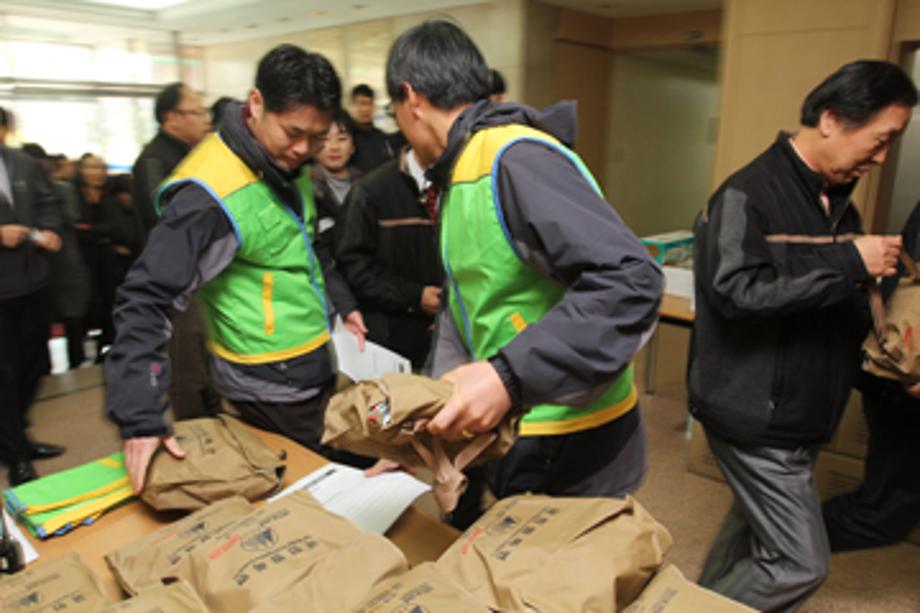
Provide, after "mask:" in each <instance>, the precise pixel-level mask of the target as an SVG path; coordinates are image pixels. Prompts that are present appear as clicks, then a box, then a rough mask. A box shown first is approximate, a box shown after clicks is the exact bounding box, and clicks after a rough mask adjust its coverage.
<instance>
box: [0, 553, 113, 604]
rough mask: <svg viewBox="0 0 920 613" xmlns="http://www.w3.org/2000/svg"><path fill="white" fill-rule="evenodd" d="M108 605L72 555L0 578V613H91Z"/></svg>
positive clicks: (87, 571)
mask: <svg viewBox="0 0 920 613" xmlns="http://www.w3.org/2000/svg"><path fill="white" fill-rule="evenodd" d="M108 604H109V601H108V599H107V598H106V597H105V592H104V591H103V589H102V583H101V582H100V581H99V578H98V577H97V576H96V575H95V574H93V571H91V570H90V569H89V568H87V566H86V565H85V564H83V562H82V561H81V560H80V556H78V555H77V554H75V553H72V554H70V555H66V556H64V557H62V558H57V559H55V560H51V561H48V562H38V563H36V564H35V565H34V566H29V567H28V568H26V569H25V570H23V571H21V572H19V573H17V574H15V575H0V611H4V612H7V611H9V612H11V613H12V612H14V611H16V612H19V611H21V612H23V613H25V612H26V611H67V613H83V612H84V611H85V612H86V613H95V612H96V611H98V610H99V609H101V608H103V607H105V606H107V605H108Z"/></svg>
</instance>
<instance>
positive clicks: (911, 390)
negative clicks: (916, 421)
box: [904, 383, 920, 398]
mask: <svg viewBox="0 0 920 613" xmlns="http://www.w3.org/2000/svg"><path fill="white" fill-rule="evenodd" d="M904 391H905V392H907V393H908V394H910V395H911V396H913V397H914V398H920V383H915V384H913V385H905V386H904Z"/></svg>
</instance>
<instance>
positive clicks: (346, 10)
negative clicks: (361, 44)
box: [0, 0, 722, 45]
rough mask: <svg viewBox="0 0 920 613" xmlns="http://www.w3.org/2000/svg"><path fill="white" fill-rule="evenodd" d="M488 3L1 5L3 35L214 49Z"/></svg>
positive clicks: (631, 2) (605, 7)
mask: <svg viewBox="0 0 920 613" xmlns="http://www.w3.org/2000/svg"><path fill="white" fill-rule="evenodd" d="M485 1H486V0H422V1H420V2H406V1H405V0H0V37H2V38H6V39H17V40H22V39H25V40H43V41H57V42H69V43H76V44H93V43H99V42H104V41H105V39H109V40H111V39H113V38H123V39H133V40H151V41H162V42H169V41H170V40H171V39H172V36H173V33H174V32H177V33H179V36H180V39H181V41H182V43H184V44H190V45H210V44H218V43H222V42H230V41H237V40H243V39H248V38H259V37H265V36H276V35H283V34H286V33H290V32H298V31H303V30H313V29H318V28H325V27H332V26H338V25H342V24H346V23H353V22H359V21H368V20H372V19H381V18H385V17H392V16H397V15H405V14H410V13H417V12H419V11H437V10H441V9H446V8H449V7H455V6H461V5H470V4H480V3H483V2H485ZM498 1H502V0H498ZM541 1H543V2H546V3H548V4H555V5H559V6H567V7H571V8H575V9H578V10H581V11H585V12H590V13H594V14H598V15H603V16H606V17H627V16H635V15H652V14H660V13H668V12H683V11H694V10H704V9H712V8H718V7H720V6H721V4H722V0H541ZM75 22H76V23H79V24H80V25H79V27H78V28H75V27H74V23H75Z"/></svg>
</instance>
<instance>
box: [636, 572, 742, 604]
mask: <svg viewBox="0 0 920 613" xmlns="http://www.w3.org/2000/svg"><path fill="white" fill-rule="evenodd" d="M701 611H705V612H706V613H754V612H755V609H752V608H750V607H748V606H747V605H743V604H741V603H740V602H735V601H734V600H732V599H731V598H726V597H725V596H722V595H721V594H716V593H715V592H711V591H709V590H707V589H706V588H702V587H700V586H698V585H696V584H695V583H691V582H690V581H687V580H686V579H685V578H684V575H683V574H682V573H681V572H680V571H679V570H678V569H677V567H676V566H668V567H666V568H663V569H662V570H660V571H658V574H657V575H655V577H654V578H653V579H652V580H651V581H650V582H649V584H648V585H647V586H646V588H645V589H644V590H642V593H641V594H639V597H638V598H636V600H634V601H633V603H632V604H631V605H629V606H628V607H626V609H625V610H624V611H623V613H700V612H701Z"/></svg>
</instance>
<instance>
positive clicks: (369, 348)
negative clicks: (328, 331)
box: [332, 317, 412, 381]
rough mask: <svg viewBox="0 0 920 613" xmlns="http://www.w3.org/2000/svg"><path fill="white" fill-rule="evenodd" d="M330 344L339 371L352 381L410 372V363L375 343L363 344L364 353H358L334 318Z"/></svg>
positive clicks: (355, 344)
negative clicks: (333, 347)
mask: <svg viewBox="0 0 920 613" xmlns="http://www.w3.org/2000/svg"><path fill="white" fill-rule="evenodd" d="M332 344H333V345H334V346H335V353H336V357H337V358H338V362H339V370H340V371H342V372H343V373H345V374H346V375H348V376H349V377H351V379H352V381H364V380H366V379H376V378H378V377H380V376H382V375H384V374H386V373H390V372H405V373H411V372H412V363H411V362H410V361H409V360H407V359H406V358H404V357H402V356H401V355H399V354H398V353H395V352H393V351H390V350H389V349H387V348H386V347H381V346H380V345H378V344H376V343H372V342H370V341H367V342H365V343H364V351H358V341H357V339H355V337H354V336H353V335H352V334H351V332H349V331H348V330H346V329H345V327H344V326H342V320H341V319H340V318H338V317H336V320H335V328H334V329H333V331H332Z"/></svg>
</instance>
